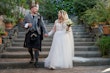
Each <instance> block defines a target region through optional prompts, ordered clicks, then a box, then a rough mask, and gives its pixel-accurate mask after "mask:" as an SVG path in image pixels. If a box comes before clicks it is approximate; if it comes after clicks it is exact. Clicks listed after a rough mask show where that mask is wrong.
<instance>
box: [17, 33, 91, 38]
mask: <svg viewBox="0 0 110 73" xmlns="http://www.w3.org/2000/svg"><path fill="white" fill-rule="evenodd" d="M73 37H74V38H89V37H90V35H88V34H87V35H82V34H81V35H79V34H75V35H74V36H73ZM17 38H25V35H18V36H17ZM47 38H49V37H47Z"/></svg>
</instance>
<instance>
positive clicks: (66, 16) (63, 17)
mask: <svg viewBox="0 0 110 73" xmlns="http://www.w3.org/2000/svg"><path fill="white" fill-rule="evenodd" d="M58 13H61V15H62V19H63V21H65V20H68V19H69V17H68V14H67V12H66V11H64V10H60V11H59V12H58Z"/></svg>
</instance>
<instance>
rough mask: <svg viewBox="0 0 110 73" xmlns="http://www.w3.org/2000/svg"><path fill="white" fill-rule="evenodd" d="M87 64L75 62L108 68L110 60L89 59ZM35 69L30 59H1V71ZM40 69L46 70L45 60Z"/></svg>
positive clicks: (40, 63) (85, 64) (75, 64)
mask: <svg viewBox="0 0 110 73" xmlns="http://www.w3.org/2000/svg"><path fill="white" fill-rule="evenodd" d="M87 59H88V61H87V62H81V61H73V66H106V65H110V58H87ZM27 68H34V65H33V64H29V58H25V59H0V69H27ZM39 68H44V58H42V59H39Z"/></svg>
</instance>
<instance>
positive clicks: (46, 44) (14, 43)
mask: <svg viewBox="0 0 110 73" xmlns="http://www.w3.org/2000/svg"><path fill="white" fill-rule="evenodd" d="M51 44H52V42H42V46H50V45H51ZM93 45H95V42H75V46H93ZM12 46H23V42H13V43H12Z"/></svg>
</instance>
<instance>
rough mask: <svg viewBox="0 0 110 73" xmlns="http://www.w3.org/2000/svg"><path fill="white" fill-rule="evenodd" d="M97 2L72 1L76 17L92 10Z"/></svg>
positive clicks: (93, 0) (89, 0)
mask: <svg viewBox="0 0 110 73" xmlns="http://www.w3.org/2000/svg"><path fill="white" fill-rule="evenodd" d="M96 1H97V0H74V2H73V3H74V4H73V5H74V6H73V7H74V12H75V14H76V15H77V16H79V17H80V16H81V15H82V14H83V12H85V11H86V10H88V9H90V8H93V7H94V5H96Z"/></svg>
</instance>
